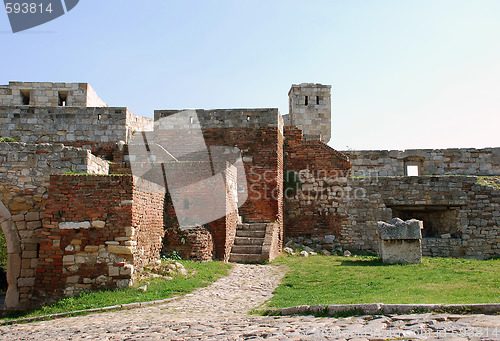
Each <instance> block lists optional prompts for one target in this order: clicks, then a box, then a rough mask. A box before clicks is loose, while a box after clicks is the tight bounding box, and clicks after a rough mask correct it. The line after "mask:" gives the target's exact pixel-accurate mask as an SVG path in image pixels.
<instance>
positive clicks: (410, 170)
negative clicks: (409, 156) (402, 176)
mask: <svg viewBox="0 0 500 341" xmlns="http://www.w3.org/2000/svg"><path fill="white" fill-rule="evenodd" d="M406 175H407V176H419V169H418V166H406Z"/></svg>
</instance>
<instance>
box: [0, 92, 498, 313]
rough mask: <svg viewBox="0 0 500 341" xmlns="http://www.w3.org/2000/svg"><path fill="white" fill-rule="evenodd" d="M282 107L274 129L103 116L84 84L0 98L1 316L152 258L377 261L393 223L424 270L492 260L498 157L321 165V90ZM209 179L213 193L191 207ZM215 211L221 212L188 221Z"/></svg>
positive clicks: (397, 155) (111, 279) (388, 155)
mask: <svg viewBox="0 0 500 341" xmlns="http://www.w3.org/2000/svg"><path fill="white" fill-rule="evenodd" d="M289 98H290V111H289V113H288V115H284V116H282V115H281V114H280V113H279V111H278V110H277V109H217V110H193V111H178V110H157V111H155V113H154V119H152V118H145V117H141V116H137V115H134V114H132V113H131V112H130V111H129V110H128V109H127V108H125V107H109V106H107V105H106V104H105V103H104V102H103V101H102V100H101V99H100V98H99V97H98V96H97V95H96V93H95V92H94V90H93V89H92V88H91V87H90V85H88V84H86V83H27V82H10V83H9V85H4V86H0V137H1V138H4V139H5V138H11V140H10V141H14V140H15V141H16V142H1V143H0V223H1V226H2V230H3V233H4V235H5V238H6V241H7V252H8V259H7V262H8V266H7V278H8V290H7V294H6V297H5V308H6V309H22V308H27V307H33V306H36V305H38V304H42V303H46V302H50V301H53V300H55V299H58V298H61V297H64V296H68V295H74V294H77V293H79V292H81V291H84V290H98V289H102V288H107V289H114V288H123V287H127V286H129V285H131V283H132V282H133V280H134V278H135V276H136V275H137V274H138V273H140V272H141V270H142V269H143V268H144V266H145V265H147V264H148V263H150V262H152V261H154V260H156V259H158V258H159V256H160V253H162V252H163V253H170V252H173V251H177V252H179V253H180V254H181V256H182V257H183V258H189V259H195V260H200V261H205V260H211V259H218V260H223V261H234V262H260V261H264V260H270V259H273V258H274V257H276V255H277V254H279V253H280V252H281V249H282V247H283V246H284V245H285V244H286V245H287V246H292V247H307V248H310V249H312V250H316V251H321V252H322V253H324V254H330V253H335V252H341V251H343V250H351V251H362V252H377V250H378V244H377V238H378V237H377V222H378V221H390V220H391V219H392V218H395V217H398V218H401V219H403V220H409V219H418V220H421V221H423V230H422V245H421V247H422V251H423V254H424V256H442V257H469V258H478V259H486V258H491V257H496V256H500V227H499V226H500V207H499V205H500V195H499V194H500V190H499V186H500V181H499V180H498V179H499V177H500V148H486V149H443V150H406V151H336V150H334V149H332V148H331V147H329V146H328V145H327V144H326V143H328V141H329V140H330V138H331V88H330V86H325V85H320V84H300V85H293V86H292V88H291V90H290V92H289ZM179 112H182V113H184V114H183V115H181V116H176V115H177V114H178V113H179ZM177 117H180V118H179V119H178V118H177ZM176 120H177V121H176ZM179 120H180V121H179ZM195 126H196V128H199V129H198V130H199V131H201V136H202V138H203V147H204V150H201V149H199V148H198V147H197V146H194V145H193V143H194V142H193V141H195V140H196V141H198V140H199V136H198V137H196V138H195V137H194V135H191V134H192V132H193V131H194V130H193V127H195ZM175 139H179V140H175ZM8 140H9V139H8ZM172 141H174V143H172ZM175 141H177V142H175ZM198 142H199V141H198ZM196 148H198V149H196ZM193 150H194V152H193ZM137 151H142V152H137ZM141 169H142V170H143V171H139V172H137V171H134V172H133V171H132V170H141ZM410 171H412V172H417V173H418V176H408V175H409V174H410ZM212 179H219V180H220V181H219V187H218V188H219V189H221V190H222V192H221V193H223V195H222V196H220V195H219V196H214V198H213V200H211V201H207V200H206V199H205V200H200V199H199V198H207V197H210V196H211V193H212V190H213V188H214V187H213V181H212ZM167 184H168V185H167ZM174 184H175V185H174ZM216 206H217V207H218V208H219V209H220V208H221V207H222V211H223V214H221V215H219V216H216V217H215V216H214V217H215V218H214V220H210V221H206V222H203V219H202V218H203V217H205V218H206V217H208V216H211V215H210V214H212V213H213V211H214V210H215V209H216ZM181 216H182V217H186V219H184V218H183V219H180V217H181ZM191 218H192V224H191V220H190V219H191ZM205 220H206V219H205ZM200 221H201V222H202V223H200Z"/></svg>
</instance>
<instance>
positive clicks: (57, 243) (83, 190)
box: [34, 175, 164, 303]
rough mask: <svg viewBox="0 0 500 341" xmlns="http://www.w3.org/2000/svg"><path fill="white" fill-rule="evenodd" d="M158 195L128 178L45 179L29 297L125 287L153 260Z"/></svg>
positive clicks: (157, 244) (159, 227) (158, 230)
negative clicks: (46, 192)
mask: <svg viewBox="0 0 500 341" xmlns="http://www.w3.org/2000/svg"><path fill="white" fill-rule="evenodd" d="M163 198H164V193H163V192H162V191H161V190H159V189H158V188H157V186H156V185H154V184H151V183H145V182H143V181H140V180H137V179H136V180H135V181H134V178H133V177H132V176H131V175H121V176H118V175H111V176H88V175H54V176H51V180H50V188H49V199H48V203H47V208H46V211H45V218H44V221H43V229H41V230H40V231H39V243H40V247H39V250H40V253H39V260H38V264H37V268H36V278H35V289H34V298H35V301H37V302H40V303H41V302H46V301H51V300H53V299H56V298H60V297H63V296H68V295H74V294H77V293H79V292H81V291H83V290H96V289H114V288H123V287H127V286H128V285H130V284H131V283H132V281H133V276H134V273H135V271H136V270H140V269H141V268H142V267H143V266H144V265H145V264H146V263H148V262H149V261H151V260H153V259H158V258H159V251H160V249H161V244H162V243H161V242H162V241H161V238H162V235H163V216H162V213H163V210H162V208H163Z"/></svg>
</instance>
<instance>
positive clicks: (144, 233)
mask: <svg viewBox="0 0 500 341" xmlns="http://www.w3.org/2000/svg"><path fill="white" fill-rule="evenodd" d="M133 180H134V187H133V196H132V202H131V203H130V205H131V206H132V222H131V225H130V226H125V237H121V238H120V237H118V238H115V241H119V242H123V245H124V246H132V247H135V249H134V248H132V250H133V255H134V263H133V265H134V271H135V272H141V271H142V269H143V268H144V267H145V266H146V265H148V264H149V263H151V262H153V261H155V260H158V259H160V252H161V249H162V247H163V236H164V234H165V231H164V224H163V222H164V217H163V214H164V211H163V207H164V200H165V189H164V188H163V187H161V186H158V185H157V184H155V183H152V182H149V181H145V180H143V179H141V178H138V177H133ZM122 204H124V203H122ZM120 271H121V270H120Z"/></svg>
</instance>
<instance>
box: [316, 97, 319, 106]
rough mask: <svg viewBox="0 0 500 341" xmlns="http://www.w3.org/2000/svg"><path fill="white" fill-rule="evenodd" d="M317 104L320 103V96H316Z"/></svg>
mask: <svg viewBox="0 0 500 341" xmlns="http://www.w3.org/2000/svg"><path fill="white" fill-rule="evenodd" d="M316 104H317V105H319V96H316Z"/></svg>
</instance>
